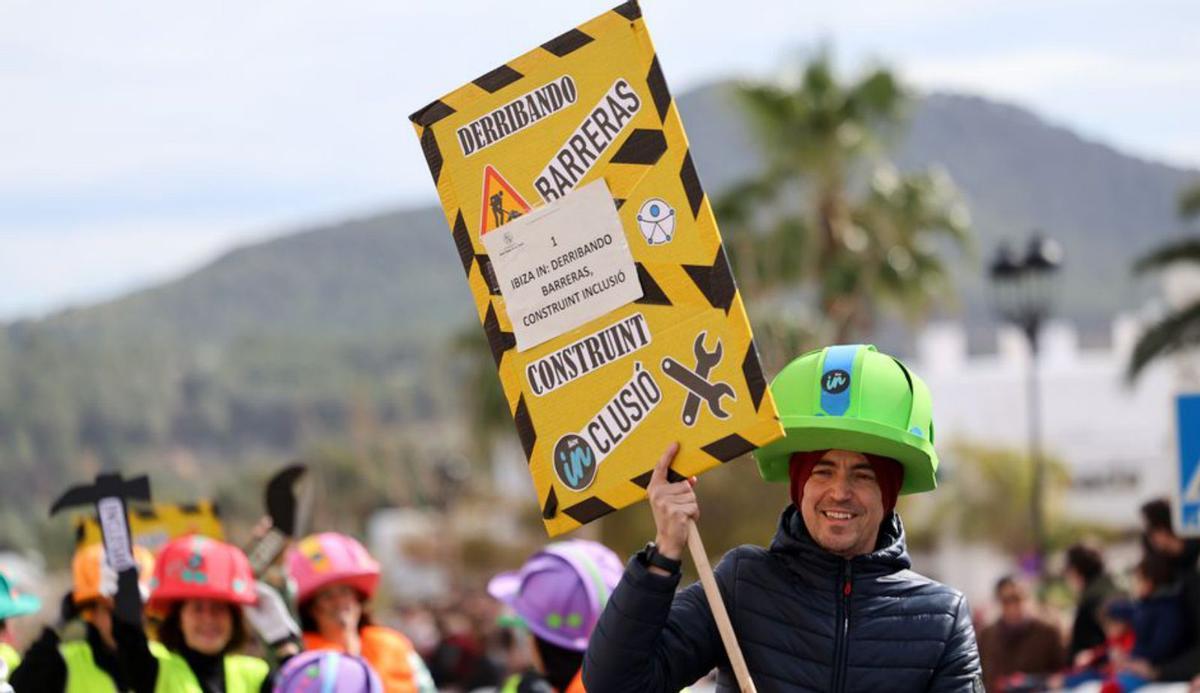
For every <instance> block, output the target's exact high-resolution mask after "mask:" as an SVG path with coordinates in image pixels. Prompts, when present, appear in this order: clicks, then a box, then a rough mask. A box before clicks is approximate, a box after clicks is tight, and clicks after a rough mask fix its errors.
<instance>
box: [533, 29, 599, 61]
mask: <svg viewBox="0 0 1200 693" xmlns="http://www.w3.org/2000/svg"><path fill="white" fill-rule="evenodd" d="M591 42H592V37H591V36H588V35H587V34H585V33H583V32H582V31H580V30H579V29H571V30H570V31H568V32H566V33H564V34H560V35H558V36H556V37H554V38H552V39H550V40H549V41H547V42H545V43H543V44H542V48H545V49H546V50H548V51H550V52H551V53H553V54H554V55H557V56H558V57H560V58H561V57H563V56H564V55H569V54H570V53H572V52H574V51H577V50H579V49H580V48H582V47H584V46H586V45H587V44H589V43H591Z"/></svg>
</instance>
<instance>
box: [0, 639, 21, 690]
mask: <svg viewBox="0 0 1200 693" xmlns="http://www.w3.org/2000/svg"><path fill="white" fill-rule="evenodd" d="M0 659H2V660H4V663H5V664H7V665H8V669H7V671H8V673H9V675H11V674H12V673H13V670H14V669H16V668H17V667H18V666H20V664H21V654H20V653H19V652H17V650H16V649H15V648H14V647H13V646H12V645H9V644H8V643H6V642H0ZM7 679H8V676H0V683H3V682H4V681H5V680H7Z"/></svg>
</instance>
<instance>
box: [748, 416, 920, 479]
mask: <svg viewBox="0 0 1200 693" xmlns="http://www.w3.org/2000/svg"><path fill="white" fill-rule="evenodd" d="M779 422H780V423H781V424H782V425H783V428H784V432H785V435H784V437H783V438H780V439H779V440H777V441H775V442H773V443H771V444H769V445H766V446H764V447H761V448H759V449H758V450H756V451H755V452H754V459H755V461H756V462H757V463H758V473H759V474H760V475H761V476H762V478H763V479H764V480H765V481H769V482H785V481H787V480H788V478H789V476H788V464H789V463H790V460H791V456H792V453H795V452H810V451H813V450H835V449H836V450H850V451H853V452H862V453H870V454H872V455H880V456H883V457H890V458H892V459H894V460H896V461H897V462H899V463H900V464H901V466H903V467H904V483H903V484H902V485H901V486H900V495H907V494H910V493H923V492H925V491H932V490H934V489H935V488H937V465H938V459H937V453H936V452H935V451H934V449H933V445H932V444H931V443H930V442H929V441H928V440H926V439H925V438H922V437H920V436H917V435H914V434H912V433H908V432H905V431H898V430H896V429H895V428H893V427H891V426H887V425H884V424H881V423H877V422H874V421H871V420H868V419H855V418H849V417H846V418H842V417H835V416H783V417H780V419H779Z"/></svg>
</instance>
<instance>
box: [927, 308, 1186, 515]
mask: <svg viewBox="0 0 1200 693" xmlns="http://www.w3.org/2000/svg"><path fill="white" fill-rule="evenodd" d="M1139 329H1140V328H1139V326H1138V324H1137V322H1136V321H1135V320H1134V319H1132V318H1118V319H1117V320H1116V321H1115V322H1114V324H1113V327H1112V339H1111V346H1110V347H1108V348H1105V349H1081V348H1080V347H1079V340H1078V338H1077V335H1076V333H1075V332H1074V330H1073V329H1072V328H1071V327H1070V326H1068V325H1064V324H1051V325H1049V326H1048V327H1047V328H1046V329H1045V330H1044V331H1043V333H1042V339H1041V343H1042V350H1041V356H1040V359H1039V368H1038V378H1039V383H1040V385H1039V387H1040V393H1041V397H1040V402H1041V418H1040V420H1041V422H1042V423H1041V426H1042V442H1043V449H1044V450H1045V451H1046V453H1048V454H1050V455H1053V456H1055V457H1057V458H1059V459H1061V460H1063V461H1064V462H1065V463H1066V464H1067V465H1068V468H1069V469H1070V471H1071V477H1072V490H1071V492H1070V494H1069V496H1068V499H1067V503H1068V512H1069V513H1070V514H1071V515H1073V516H1075V517H1077V518H1079V519H1086V520H1089V521H1094V522H1099V523H1105V524H1110V525H1115V526H1121V527H1136V526H1137V525H1138V522H1139V520H1138V508H1139V506H1140V505H1141V504H1142V502H1144V501H1145V500H1148V499H1150V498H1153V497H1155V496H1163V495H1170V494H1171V493H1172V490H1173V489H1174V488H1175V484H1176V481H1175V477H1176V471H1175V469H1176V464H1177V463H1176V461H1175V455H1176V447H1175V446H1176V443H1175V441H1176V431H1175V410H1174V406H1175V404H1174V397H1175V395H1176V394H1177V393H1178V392H1179V391H1181V386H1180V383H1179V380H1180V379H1179V377H1178V376H1177V372H1178V371H1177V369H1176V368H1175V366H1174V365H1173V364H1170V363H1165V362H1164V363H1158V364H1155V365H1152V366H1150V367H1149V368H1148V369H1147V370H1146V371H1144V372H1143V374H1142V375H1141V377H1140V378H1139V379H1138V381H1137V382H1136V384H1133V385H1130V384H1128V383H1127V382H1126V379H1125V368H1126V364H1127V363H1128V361H1129V354H1130V351H1131V350H1132V348H1133V344H1134V343H1135V341H1136V339H1137V335H1138V333H1139ZM966 344H967V340H966V336H965V335H964V333H963V332H962V330H961V329H960V328H959V327H958V326H956V325H952V324H939V325H933V326H930V327H928V328H927V329H926V330H925V331H924V333H923V334H922V335H921V337H920V338H919V340H918V349H917V357H916V360H915V363H913V364H912V366H913V369H914V370H915V371H916V372H917V373H920V374H921V377H922V378H924V379H925V381H926V383H928V385H929V387H930V390H931V391H932V393H933V399H934V407H935V409H934V420H935V421H936V423H937V429H936V437H937V440H938V441H939V442H946V441H950V440H969V441H972V442H978V443H988V444H1002V445H1005V446H1011V447H1013V448H1015V449H1018V450H1026V449H1028V441H1029V416H1028V406H1029V405H1028V397H1027V392H1028V391H1027V387H1028V380H1029V348H1028V346H1027V342H1026V340H1025V338H1024V336H1023V335H1022V334H1021V333H1020V332H1019V331H1018V330H1017V329H1015V328H1006V329H1003V330H1002V331H1001V332H1000V333H999V334H998V336H997V351H996V353H994V354H988V355H968V353H967V348H966Z"/></svg>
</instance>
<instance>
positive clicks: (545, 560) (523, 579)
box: [488, 539, 624, 693]
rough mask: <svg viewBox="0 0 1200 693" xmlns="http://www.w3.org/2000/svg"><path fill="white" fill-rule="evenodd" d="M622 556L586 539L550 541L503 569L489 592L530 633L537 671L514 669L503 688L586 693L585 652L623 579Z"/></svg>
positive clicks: (516, 692) (517, 692)
mask: <svg viewBox="0 0 1200 693" xmlns="http://www.w3.org/2000/svg"><path fill="white" fill-rule="evenodd" d="M623 569H624V566H622V564H621V559H619V558H617V555H616V554H615V553H613V552H612V551H611V550H610V549H609V548H608V547H606V546H604V545H603V544H598V543H596V542H594V541H586V540H583V539H574V540H571V541H560V542H554V543H552V544H547V545H546V547H545V548H543V549H542V550H541V551H538V552H537V553H535V554H533V556H531V557H530V558H529V560H527V561H525V564H524V565H522V566H521V569H520V570H518V571H515V572H507V573H501V574H499V575H497V576H496V577H494V578H492V580H491V581H490V582H489V583H488V592H489V593H491V595H492V596H493V597H495V598H496V599H498V600H499V601H501V602H503V603H504V604H506V605H507V606H508V607H509V608H510V609H512V611H513V613H514V614H515V618H513V620H512V621H510V623H511V625H514V626H517V627H518V628H521V629H524V630H527V631H528V632H529V634H530V635H531V636H532V642H533V648H532V651H531V652H530V654H531V655H532V658H533V664H534V668H535V669H536V675H534V674H533V673H532V672H523V673H518V674H513V675H512V676H511V677H509V679H508V681H506V682H505V684H504V686H503V688H501V693H531V692H533V691H547V688H546V686H545V684H549V687H550V688H549V690H552V691H559V692H560V693H583V691H584V688H583V681H582V675H583V672H582V666H583V653H584V651H585V650H587V646H588V639H589V638H590V637H591V634H592V630H593V629H594V628H595V627H596V622H597V621H598V620H599V619H600V613H601V612H602V611H603V610H604V605H605V604H607V603H608V597H609V595H610V594H611V593H612V590H613V589H614V588H615V587H616V586H617V582H619V581H620V579H621V573H622V572H623Z"/></svg>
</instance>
